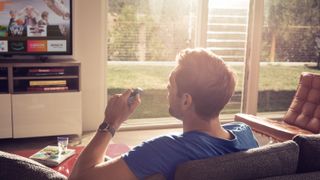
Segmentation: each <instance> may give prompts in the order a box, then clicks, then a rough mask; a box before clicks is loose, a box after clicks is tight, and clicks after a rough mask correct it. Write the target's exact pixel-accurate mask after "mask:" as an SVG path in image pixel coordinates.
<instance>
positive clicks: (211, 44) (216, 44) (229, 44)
mask: <svg viewBox="0 0 320 180" xmlns="http://www.w3.org/2000/svg"><path fill="white" fill-rule="evenodd" d="M245 43H246V42H245V41H244V40H237V41H235V40H234V41H230V40H222V41H218V40H215V41H207V47H208V48H223V47H225V48H244V47H245Z"/></svg>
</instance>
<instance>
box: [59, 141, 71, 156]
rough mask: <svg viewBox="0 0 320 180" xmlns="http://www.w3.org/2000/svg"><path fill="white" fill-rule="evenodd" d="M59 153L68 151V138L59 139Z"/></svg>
mask: <svg viewBox="0 0 320 180" xmlns="http://www.w3.org/2000/svg"><path fill="white" fill-rule="evenodd" d="M57 140H58V149H59V153H61V154H63V153H65V152H66V151H67V148H68V143H69V138H68V137H57Z"/></svg>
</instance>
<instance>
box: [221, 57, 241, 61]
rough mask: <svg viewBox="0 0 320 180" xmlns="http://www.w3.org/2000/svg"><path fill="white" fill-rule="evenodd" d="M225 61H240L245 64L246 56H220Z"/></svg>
mask: <svg viewBox="0 0 320 180" xmlns="http://www.w3.org/2000/svg"><path fill="white" fill-rule="evenodd" d="M220 57H221V58H222V59H223V60H224V61H238V62H243V61H244V56H220Z"/></svg>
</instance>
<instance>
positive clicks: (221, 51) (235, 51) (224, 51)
mask: <svg viewBox="0 0 320 180" xmlns="http://www.w3.org/2000/svg"><path fill="white" fill-rule="evenodd" d="M209 49H210V50H212V51H213V52H214V53H216V54H217V55H219V56H244V53H245V49H244V48H216V47H214V48H209Z"/></svg>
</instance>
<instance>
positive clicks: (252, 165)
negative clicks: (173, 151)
mask: <svg viewBox="0 0 320 180" xmlns="http://www.w3.org/2000/svg"><path fill="white" fill-rule="evenodd" d="M298 156H299V148H298V145H297V144H296V143H295V142H294V141H292V140H290V141H286V142H283V143H276V144H272V145H268V146H262V147H259V148H254V149H250V150H247V151H243V152H237V153H230V154H227V155H223V156H217V157H212V158H208V159H203V160H194V161H189V162H186V163H183V164H181V165H180V166H178V168H177V170H176V174H175V179H178V180H188V179H190V180H191V179H192V180H197V179H224V180H228V179H237V180H241V179H257V178H265V177H270V176H279V175H289V174H293V173H295V172H296V168H297V165H298Z"/></svg>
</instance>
